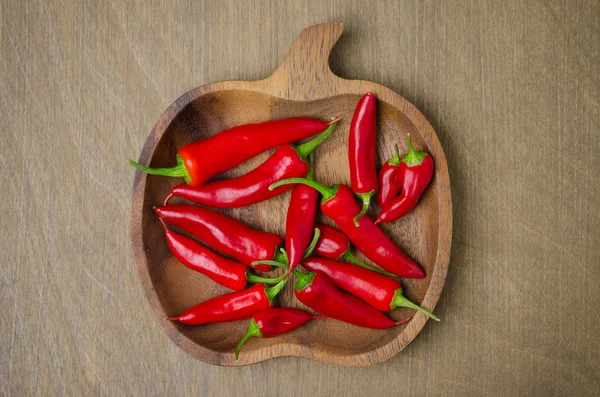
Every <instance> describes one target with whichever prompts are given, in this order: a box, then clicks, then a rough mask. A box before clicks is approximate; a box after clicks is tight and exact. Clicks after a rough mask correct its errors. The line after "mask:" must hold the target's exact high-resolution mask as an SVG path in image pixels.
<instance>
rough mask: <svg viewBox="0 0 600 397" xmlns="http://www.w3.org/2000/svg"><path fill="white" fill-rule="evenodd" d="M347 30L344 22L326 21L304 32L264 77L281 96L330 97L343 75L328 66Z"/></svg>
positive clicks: (299, 98)
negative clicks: (337, 44)
mask: <svg viewBox="0 0 600 397" xmlns="http://www.w3.org/2000/svg"><path fill="white" fill-rule="evenodd" d="M343 30H344V25H343V24H341V23H323V24H320V25H313V26H310V27H308V28H306V29H304V30H303V31H302V33H300V35H298V38H297V39H296V41H295V42H294V44H293V45H292V48H291V49H290V51H289V52H288V54H287V55H286V56H285V58H284V60H283V62H282V63H281V65H279V67H278V68H277V69H276V70H275V72H273V74H272V75H271V76H269V77H267V78H266V79H265V82H266V83H267V84H269V85H270V86H271V87H272V88H273V89H274V90H275V91H276V92H277V93H278V95H279V96H281V97H284V98H287V99H293V100H311V99H317V98H322V97H323V96H327V95H329V94H328V92H329V91H328V88H329V87H332V86H333V85H334V84H335V83H336V80H339V79H340V78H339V77H338V76H336V75H335V74H333V72H332V71H331V69H330V68H329V54H330V53H331V50H332V48H333V46H334V45H335V43H336V42H337V41H338V39H339V38H340V36H341V35H342V31H343Z"/></svg>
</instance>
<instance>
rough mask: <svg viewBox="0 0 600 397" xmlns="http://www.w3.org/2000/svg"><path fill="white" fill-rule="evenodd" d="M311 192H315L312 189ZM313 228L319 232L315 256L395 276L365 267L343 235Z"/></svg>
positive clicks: (327, 229)
mask: <svg viewBox="0 0 600 397" xmlns="http://www.w3.org/2000/svg"><path fill="white" fill-rule="evenodd" d="M299 186H304V185H299ZM313 191H315V190H314V189H313ZM315 227H316V228H317V229H318V230H319V232H320V236H319V239H318V240H317V244H316V246H315V248H314V250H313V252H314V253H315V254H319V255H321V256H324V257H325V258H329V259H335V260H340V261H342V262H349V263H354V264H355V265H357V266H360V267H364V268H365V269H369V270H372V271H374V272H377V273H381V274H385V275H388V276H390V277H395V276H396V275H395V274H393V273H390V272H386V271H385V270H382V269H379V268H376V267H374V266H371V265H367V264H366V263H364V262H362V261H360V260H359V259H358V258H357V257H355V256H354V254H353V253H352V246H351V244H350V240H348V237H346V235H345V234H344V233H342V232H340V231H339V230H337V229H334V228H333V227H331V226H327V225H317V226H315ZM305 257H306V255H305Z"/></svg>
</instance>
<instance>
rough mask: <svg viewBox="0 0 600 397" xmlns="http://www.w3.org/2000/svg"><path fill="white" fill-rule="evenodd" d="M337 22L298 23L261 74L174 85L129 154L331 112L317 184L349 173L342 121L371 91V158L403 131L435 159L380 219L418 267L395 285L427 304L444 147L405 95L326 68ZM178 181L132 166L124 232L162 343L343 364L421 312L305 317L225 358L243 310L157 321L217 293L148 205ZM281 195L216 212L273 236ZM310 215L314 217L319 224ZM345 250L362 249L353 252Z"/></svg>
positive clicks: (378, 355) (388, 153)
mask: <svg viewBox="0 0 600 397" xmlns="http://www.w3.org/2000/svg"><path fill="white" fill-rule="evenodd" d="M342 30H343V26H342V24H335V23H331V24H322V25H315V26H311V27H309V28H307V29H305V30H304V31H303V32H302V33H301V34H300V36H299V37H298V39H297V40H296V42H295V43H294V45H293V46H292V49H291V50H290V52H289V53H288V55H287V56H286V58H285V59H284V61H283V63H282V64H281V66H279V68H278V69H277V70H276V71H275V72H274V73H273V74H272V75H271V76H269V77H267V78H266V79H264V80H259V81H224V82H219V83H215V84H209V85H205V86H202V87H198V88H196V89H194V90H192V91H190V92H188V93H186V94H184V95H183V96H181V97H180V98H179V99H177V100H176V101H175V103H173V104H172V105H171V106H170V107H169V108H168V109H167V110H166V111H165V113H164V114H163V115H162V116H161V117H160V119H159V120H158V122H157V123H156V126H155V127H154V129H153V130H152V132H151V133H150V135H149V136H148V139H147V140H146V143H145V145H144V148H143V150H142V154H141V156H140V159H139V162H140V163H141V164H146V165H148V164H149V165H150V166H152V167H168V166H172V165H173V164H175V155H176V153H177V151H178V149H179V148H180V147H181V146H183V145H184V144H186V143H188V142H192V141H196V140H198V139H202V138H205V137H208V136H211V135H213V134H216V133H218V132H219V131H222V130H224V129H226V128H229V127H232V126H235V125H239V124H245V123H254V122H260V121H265V120H267V119H279V118H285V117H294V116H309V117H315V118H319V119H323V120H329V119H331V118H333V117H341V118H342V121H341V122H340V124H339V125H338V127H337V129H336V131H335V132H334V133H333V134H332V135H331V136H330V137H329V139H328V140H327V141H326V142H325V143H324V144H322V145H321V146H320V147H319V148H318V149H317V151H316V159H317V160H316V177H317V179H318V180H320V181H321V182H323V183H325V184H327V185H330V184H334V183H340V182H342V183H349V181H350V180H349V175H348V164H347V150H348V149H347V140H348V125H349V122H350V121H351V119H352V113H353V111H354V107H355V105H356V103H357V101H358V99H359V98H360V96H361V95H363V94H364V93H366V92H372V93H374V94H375V95H376V96H377V98H378V100H379V101H378V138H377V139H378V158H379V163H380V164H382V163H383V162H384V161H386V160H387V159H389V158H390V157H392V156H393V152H394V150H393V145H394V143H398V144H399V145H400V148H401V152H403V151H404V152H406V139H405V136H406V133H407V132H410V133H411V134H412V137H413V142H414V145H415V147H416V148H417V149H426V150H427V151H429V152H430V153H431V154H432V155H433V158H434V160H435V175H434V178H433V181H432V183H431V185H430V186H429V188H428V189H427V191H426V193H425V195H424V197H423V198H422V199H421V201H420V203H419V204H418V206H417V207H416V208H415V210H413V211H412V212H411V213H410V214H409V215H408V216H406V217H405V218H403V219H401V220H399V221H396V222H393V223H391V224H386V225H384V226H383V229H384V230H385V231H386V233H387V234H388V235H389V236H390V237H391V238H392V239H393V241H394V242H395V243H396V244H398V246H399V247H400V248H401V249H402V250H403V251H404V252H405V253H407V254H408V255H409V256H410V257H412V258H413V259H415V260H416V261H417V262H418V263H419V264H421V265H422V267H423V268H424V269H425V271H426V273H427V278H425V279H423V280H403V285H404V287H405V295H406V296H407V297H408V298H410V299H411V300H413V301H414V302H417V303H418V304H420V305H422V306H424V307H426V308H428V309H433V308H434V307H435V304H436V302H437V300H438V298H439V295H440V292H441V290H442V287H443V285H444V281H445V278H446V272H447V269H448V260H449V256H450V243H451V234H452V205H451V198H450V182H449V178H448V167H447V164H446V157H445V156H444V152H443V151H442V147H441V146H440V142H439V141H438V138H437V136H436V134H435V132H434V130H433V128H432V127H431V125H430V124H429V123H428V122H427V120H426V119H425V117H424V116H423V115H422V114H421V113H420V112H419V111H418V110H417V109H416V108H415V107H414V106H413V105H412V104H411V103H409V102H408V101H407V100H405V99H404V98H402V97H401V96H400V95H398V94H396V93H395V92H393V91H392V90H389V89H387V88H385V87H383V86H381V85H379V84H376V83H373V82H370V81H361V80H345V79H342V78H340V77H338V76H336V75H334V74H333V73H332V72H331V70H330V69H329V64H328V58H329V53H330V51H331V49H332V48H333V46H334V44H335V42H336V41H337V40H338V39H339V37H340V35H341V34H342ZM231 150H236V149H235V148H231ZM224 155H226V154H224ZM268 155H269V153H264V154H263V155H261V156H259V157H257V158H255V159H253V160H251V161H248V162H246V163H244V164H242V165H240V166H239V167H237V168H235V169H234V170H232V171H229V172H228V173H225V174H223V175H220V176H219V177H218V178H225V177H231V176H237V175H240V174H242V173H245V172H247V171H249V170H251V169H253V168H255V167H256V166H257V165H258V164H260V163H261V162H262V161H264V160H265V159H266V158H267V157H268ZM179 183H181V180H179V179H175V178H166V177H160V176H149V175H146V174H143V173H141V172H139V171H138V172H136V175H135V181H134V185H133V198H132V219H131V228H132V242H133V251H134V255H135V261H136V263H137V269H138V273H139V276H140V281H141V283H142V288H143V289H144V292H145V293H146V297H147V298H148V302H149V303H150V307H151V309H152V311H153V313H154V315H155V317H156V319H157V321H158V324H159V325H160V327H161V328H162V329H163V331H164V332H165V333H166V334H167V335H168V336H169V338H171V340H172V341H173V343H175V344H176V345H177V346H179V347H180V348H181V349H183V350H184V351H185V352H187V353H189V354H191V355H192V356H194V357H196V358H197V359H199V360H202V361H205V362H207V363H211V364H217V365H227V366H236V365H246V364H252V363H256V362H259V361H263V360H268V359H270V358H274V357H281V356H299V357H307V358H311V359H315V360H320V361H324V362H328V363H333V364H339V365H346V366H363V365H370V364H375V363H378V362H381V361H384V360H386V359H388V358H390V357H392V356H393V355H395V354H396V353H398V352H399V351H400V350H402V349H403V348H404V347H406V346H407V345H408V344H409V343H410V342H411V341H412V340H413V339H414V338H415V336H416V335H417V334H418V333H419V331H420V330H421V329H422V328H423V326H424V325H425V322H426V321H427V317H426V316H425V315H424V314H422V313H420V312H415V311H412V310H408V309H396V310H395V311H394V312H393V314H392V316H393V317H394V318H397V319H399V318H403V317H405V316H412V319H411V320H410V321H409V322H408V323H406V324H403V325H400V326H397V327H394V328H391V329H388V330H371V329H366V328H360V327H356V326H353V325H349V324H345V323H342V322H339V321H336V320H319V321H313V322H311V323H309V324H308V325H307V326H304V327H302V328H300V329H298V330H296V331H293V332H291V333H289V334H286V335H283V336H281V337H277V338H271V339H266V338H260V339H259V338H253V339H252V340H250V341H248V343H246V345H245V346H244V349H243V350H242V354H241V355H240V359H239V360H238V361H236V360H235V357H234V354H233V351H234V348H235V346H236V344H237V342H238V341H239V339H240V338H241V337H242V335H243V334H244V333H245V330H246V328H247V326H248V321H238V322H233V323H224V324H211V325H204V326H197V327H190V326H186V325H181V324H178V323H172V322H166V321H165V320H164V319H165V318H166V317H170V316H176V315H179V314H180V313H182V312H184V311H185V310H186V309H188V308H190V307H192V306H194V305H196V304H198V303H200V302H202V301H204V300H206V299H208V298H210V297H213V296H216V295H219V294H223V293H226V292H228V290H226V289H225V288H224V287H221V286H218V285H216V283H214V282H213V281H211V280H209V279H208V278H206V277H204V276H202V275H200V274H198V273H196V272H193V271H191V270H189V269H187V268H186V267H184V266H183V265H182V264H180V263H178V262H177V260H176V259H175V258H174V257H173V255H172V254H171V252H170V251H169V248H168V246H167V243H166V240H165V235H164V231H163V229H162V227H161V225H160V223H159V221H158V218H157V216H156V215H155V214H154V212H153V210H152V207H153V206H155V205H160V204H161V203H162V202H163V200H164V198H165V197H166V196H167V194H168V192H169V190H170V189H171V188H172V187H173V186H175V185H176V184H179ZM289 194H290V193H289V192H288V193H287V194H284V195H281V196H279V197H277V198H275V199H272V200H268V201H266V202H262V203H259V204H255V205H252V206H249V207H246V208H239V209H232V210H225V211H223V212H224V213H226V214H227V215H229V216H232V217H234V218H237V219H240V220H242V221H243V222H245V223H246V224H249V225H251V226H253V227H256V228H258V229H262V230H267V231H271V232H275V233H279V234H280V235H281V236H283V235H284V232H285V215H286V210H287V204H288V201H289ZM174 202H177V201H176V200H174ZM376 211H379V208H377V207H376V206H375V208H372V209H371V214H370V215H371V216H374V215H375V213H376ZM319 216H320V217H321V219H320V221H321V222H325V223H328V224H331V222H330V221H329V220H328V219H325V218H324V217H323V216H322V215H319ZM357 255H358V257H360V258H362V255H360V253H357ZM274 274H278V273H274ZM279 301H280V304H281V306H294V307H302V305H301V304H300V303H299V302H297V301H296V299H295V298H294V296H293V283H289V284H288V285H287V286H286V288H285V290H284V291H282V293H280V295H279ZM442 320H443V319H442ZM443 324H444V323H443V322H442V323H440V324H435V326H443ZM148 348H149V349H151V348H152V347H151V346H149V347H148Z"/></svg>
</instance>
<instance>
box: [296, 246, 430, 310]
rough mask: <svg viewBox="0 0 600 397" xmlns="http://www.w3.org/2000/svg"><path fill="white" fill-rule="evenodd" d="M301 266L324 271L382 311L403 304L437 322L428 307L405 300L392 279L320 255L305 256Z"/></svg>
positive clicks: (341, 287) (400, 289)
mask: <svg viewBox="0 0 600 397" xmlns="http://www.w3.org/2000/svg"><path fill="white" fill-rule="evenodd" d="M302 266H303V267H304V268H305V269H306V270H310V271H313V272H317V273H322V274H324V275H325V276H327V277H328V278H329V280H331V282H333V284H335V286H336V287H338V288H340V289H342V290H344V291H346V292H348V293H351V294H352V295H354V296H356V297H357V298H360V299H362V300H363V301H365V302H367V303H368V304H370V305H371V306H373V307H374V308H375V309H377V310H381V311H382V312H389V311H391V310H394V309H395V308H397V307H400V306H402V307H408V308H411V309H415V310H419V311H422V312H423V313H425V314H427V315H428V316H429V317H431V318H432V319H434V320H435V321H440V319H439V318H437V317H436V316H435V315H434V314H433V313H431V312H430V311H429V310H427V309H424V308H422V307H421V306H418V305H416V304H414V303H412V302H411V301H409V300H408V299H406V298H405V297H404V295H402V286H401V285H400V283H399V282H398V281H396V280H394V279H392V278H389V277H386V276H384V275H381V274H377V273H375V272H372V271H370V270H368V269H363V268H361V267H359V266H356V265H353V264H350V263H341V262H335V261H332V260H329V259H323V258H315V257H311V258H307V259H305V260H303V261H302Z"/></svg>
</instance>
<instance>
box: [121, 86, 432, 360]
mask: <svg viewBox="0 0 600 397" xmlns="http://www.w3.org/2000/svg"><path fill="white" fill-rule="evenodd" d="M338 121H339V119H335V120H333V121H331V122H325V121H320V120H316V119H311V118H290V119H283V120H272V121H267V122H264V123H258V124H247V125H240V126H236V127H233V128H230V129H228V130H225V131H221V132H219V133H218V134H216V135H214V136H212V137H211V138H208V139H204V140H201V141H197V142H193V143H189V144H187V145H184V146H183V147H181V148H180V150H179V152H178V154H177V158H176V161H177V165H175V166H174V167H171V168H150V167H147V166H144V165H141V164H138V163H136V162H133V161H130V164H131V165H133V166H134V167H136V168H138V169H140V170H142V171H144V172H146V173H149V174H153V175H163V176H171V177H182V178H183V179H184V180H185V182H186V184H181V185H178V186H175V187H174V188H173V189H172V190H171V192H170V194H169V195H168V196H167V198H166V199H165V202H164V205H160V203H157V206H156V207H154V211H155V212H156V214H157V215H158V217H159V220H160V223H162V226H163V227H164V231H165V235H166V239H167V243H168V246H169V248H170V250H171V252H172V253H173V255H174V256H175V257H176V258H177V260H178V261H179V262H181V264H183V265H184V266H186V267H188V268H190V269H192V270H194V271H197V272H199V273H202V274H203V275H205V276H206V277H208V278H210V279H211V280H213V281H215V282H216V283H218V284H220V285H222V286H224V287H226V288H228V289H230V290H232V291H233V292H230V293H227V294H224V295H220V296H217V297H214V298H212V299H209V300H207V301H205V302H202V303H200V304H198V305H197V306H194V307H192V308H190V309H189V310H187V311H186V312H185V313H183V314H179V315H178V316H175V317H170V318H168V319H167V320H171V321H175V320H176V321H179V322H180V323H183V324H187V325H201V324H207V323H215V322H226V321H238V320H247V319H250V323H249V328H248V331H247V333H246V334H245V335H244V336H243V337H242V338H241V341H240V343H239V345H238V346H237V348H236V349H235V355H236V359H237V357H238V355H239V353H240V349H241V347H242V346H243V345H244V344H245V343H246V341H248V339H250V338H252V337H264V338H270V337H275V336H278V335H281V334H283V333H286V332H290V331H293V330H295V329H297V328H299V327H301V326H303V325H304V324H306V323H308V322H310V321H311V320H312V319H314V318H321V319H322V318H331V319H336V320H339V321H343V322H346V323H350V324H354V325H357V326H361V327H368V328H373V329H384V328H391V327H394V326H395V325H398V324H402V323H404V322H406V321H408V320H409V318H404V319H401V320H395V319H393V318H392V317H390V316H389V315H387V314H386V313H387V312H391V311H393V310H394V309H395V308H396V307H406V308H409V309H414V310H416V311H418V312H421V313H423V314H424V315H426V316H428V317H430V318H432V319H434V320H436V321H439V319H438V318H437V317H436V316H435V315H434V314H433V313H431V312H430V311H429V310H427V309H425V308H423V307H421V306H418V305H417V304H415V303H413V302H411V301H410V300H408V299H407V298H406V297H405V296H404V295H403V290H402V286H401V284H400V282H399V280H398V279H397V278H398V277H405V278H425V277H426V274H425V272H424V271H423V269H422V268H421V267H420V266H419V265H418V264H417V263H416V262H414V261H413V260H412V259H411V258H409V257H408V256H407V255H405V254H404V253H403V252H402V251H401V250H400V249H399V248H398V247H397V246H396V245H395V244H394V243H393V242H392V241H391V240H390V239H389V238H388V237H387V236H386V234H385V233H384V232H383V230H381V228H380V227H379V226H378V224H379V223H383V222H392V221H395V220H397V219H399V218H401V217H403V216H405V215H406V214H407V213H409V212H410V211H411V210H412V209H413V208H415V206H417V204H418V202H419V199H420V198H421V196H422V195H423V193H424V192H425V190H426V188H427V186H428V185H429V183H430V182H431V179H432V177H433V173H434V161H433V159H432V157H431V155H429V154H428V153H426V152H422V151H417V150H415V148H414V147H413V144H412V141H411V136H410V134H407V146H408V152H407V153H406V154H405V155H404V156H402V157H401V156H400V153H399V149H398V145H395V155H394V156H393V157H392V158H391V159H389V160H388V161H387V162H385V163H384V164H383V166H382V167H381V169H380V170H379V175H378V174H377V169H376V167H377V164H376V158H377V156H376V150H377V139H376V132H377V99H376V98H375V96H374V95H373V94H371V93H367V94H366V95H364V96H363V97H362V98H361V99H360V100H359V102H358V104H357V106H356V110H355V112H354V116H353V118H352V122H351V124H350V128H349V136H348V142H349V144H348V164H349V170H350V176H351V184H350V186H346V185H343V184H339V185H334V186H331V187H329V186H325V185H323V184H321V183H319V182H318V180H317V177H316V173H315V165H314V163H315V162H314V158H315V157H316V155H315V149H316V148H317V147H318V146H319V144H321V143H322V142H323V141H324V140H325V139H327V137H328V136H329V135H330V134H331V133H332V132H333V130H334V129H335V127H336V125H337V123H338ZM319 132H320V133H321V134H320V135H319V136H318V137H317V138H315V139H313V140H312V141H308V142H306V143H303V144H300V145H294V144H293V143H294V142H296V141H299V140H302V139H305V138H309V137H311V136H313V135H315V134H317V133H319ZM232 148H233V149H234V150H231V149H232ZM274 148H277V150H276V151H275V152H274V153H273V154H272V155H271V156H270V157H269V158H268V159H267V160H266V161H265V162H264V163H262V164H261V165H259V166H258V167H257V168H255V169H254V170H252V171H250V172H248V173H247V174H245V175H242V176H239V177H237V178H233V179H226V180H218V181H212V182H209V180H210V178H212V177H213V176H215V175H218V174H220V173H222V172H225V171H227V170H229V169H232V168H233V167H236V166H237V165H239V164H241V163H243V162H244V161H246V160H249V159H251V158H252V157H255V156H257V155H259V154H261V153H263V152H265V151H267V150H270V149H274ZM290 189H291V190H292V191H291V195H290V202H289V206H288V209H287V218H286V227H285V230H286V235H285V239H283V238H281V237H280V236H278V235H276V234H273V233H269V232H265V231H260V230H256V229H253V228H251V227H249V226H247V225H245V224H244V223H242V222H240V221H238V220H235V219H233V218H230V217H228V216H227V215H224V214H222V213H220V212H215V211H213V210H210V209H207V208H204V207H212V208H238V207H244V206H248V205H253V204H255V203H258V202H260V201H264V200H268V199H270V198H273V197H275V196H278V195H281V194H283V193H285V192H286V191H288V190H290ZM173 196H180V197H182V198H183V199H187V200H189V201H192V202H194V203H196V204H200V205H202V206H204V207H199V206H195V205H181V204H178V205H175V204H168V201H169V199H170V198H171V197H173ZM319 196H320V203H319ZM374 196H375V197H376V199H377V204H378V205H379V207H380V208H381V211H380V212H379V214H378V215H377V217H376V218H375V220H373V218H371V216H370V215H369V212H370V210H371V209H372V208H373V206H371V204H372V202H373V201H374V200H373V199H372V198H373V197H374ZM357 198H358V199H360V200H361V205H359V204H358V203H357V201H356V199H357ZM318 204H319V205H318ZM319 208H320V211H321V212H322V213H323V214H324V215H326V216H327V217H329V218H330V219H331V220H332V221H333V223H335V224H336V225H337V226H338V227H339V230H338V229H336V228H334V227H331V226H327V225H322V224H315V219H316V217H317V214H318V209H319ZM167 224H170V225H172V226H174V227H175V228H177V229H178V232H176V231H174V230H171V229H170V227H169V226H168V225H167ZM179 232H184V233H186V235H183V234H180V233H179ZM351 243H352V244H354V246H355V247H356V248H357V249H358V250H359V251H360V252H361V253H362V254H363V255H364V256H365V257H366V258H368V259H369V260H370V261H372V262H373V263H374V265H371V264H367V263H365V262H364V261H361V260H360V259H358V258H357V257H356V256H355V255H354V254H353V253H352V245H351ZM298 265H300V266H302V267H303V268H304V269H306V270H307V271H308V273H302V272H300V271H299V270H298V269H297V268H296V267H297V266H298ZM274 266H275V267H282V268H285V269H286V270H285V272H284V273H283V274H281V275H280V276H279V277H273V278H269V277H265V276H264V275H258V274H256V273H255V272H254V271H260V272H270V271H271V270H273V269H274ZM253 270H254V271H253ZM291 274H293V275H294V276H295V278H296V283H295V288H294V293H295V296H296V298H297V299H298V301H299V302H301V303H302V304H304V305H305V306H306V307H307V308H308V309H311V310H312V311H314V312H316V313H319V315H315V314H313V313H310V312H308V311H306V310H302V309H298V308H289V307H274V306H275V304H276V296H277V294H278V293H279V292H280V291H281V290H282V289H283V288H284V287H285V285H286V283H287V281H288V279H289V276H290V275H291ZM249 284H254V285H252V286H249Z"/></svg>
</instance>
